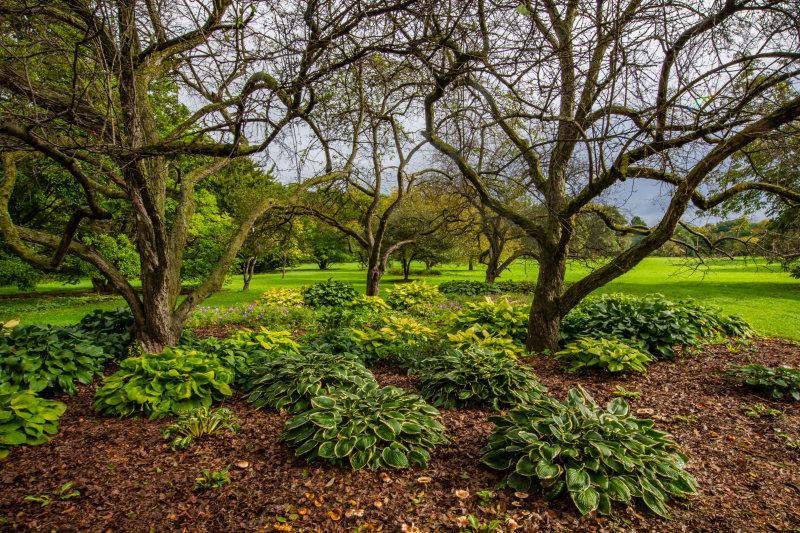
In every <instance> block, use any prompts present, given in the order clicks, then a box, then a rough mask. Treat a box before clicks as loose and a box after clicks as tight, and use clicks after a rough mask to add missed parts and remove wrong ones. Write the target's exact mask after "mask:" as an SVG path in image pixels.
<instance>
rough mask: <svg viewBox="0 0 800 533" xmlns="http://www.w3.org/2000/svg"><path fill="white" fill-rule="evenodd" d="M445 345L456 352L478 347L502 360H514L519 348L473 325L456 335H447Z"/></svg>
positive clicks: (506, 339)
mask: <svg viewBox="0 0 800 533" xmlns="http://www.w3.org/2000/svg"><path fill="white" fill-rule="evenodd" d="M447 344H448V345H450V346H451V347H452V348H456V349H458V350H467V349H469V348H470V347H472V346H478V347H481V348H485V349H487V350H491V351H492V352H494V353H495V354H497V355H498V356H501V357H502V358H503V359H509V360H515V359H516V358H517V353H518V352H519V347H518V346H517V345H516V344H515V343H514V341H512V340H511V339H509V338H508V337H501V336H500V335H492V334H491V333H489V331H488V330H485V329H483V328H482V327H481V325H480V324H475V325H474V326H472V327H471V328H467V329H465V330H463V331H459V332H457V333H448V334H447Z"/></svg>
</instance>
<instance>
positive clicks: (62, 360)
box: [0, 326, 113, 395]
mask: <svg viewBox="0 0 800 533" xmlns="http://www.w3.org/2000/svg"><path fill="white" fill-rule="evenodd" d="M112 357H113V355H112V354H107V353H104V352H103V349H102V348H100V347H99V346H97V345H95V344H92V342H91V341H90V340H89V339H87V338H86V337H84V336H83V335H82V334H80V333H79V332H78V331H76V330H74V329H72V328H62V327H58V326H17V327H15V328H14V329H12V330H11V331H10V332H9V333H8V334H7V335H2V334H0V382H10V383H13V384H16V385H20V387H24V388H29V389H31V390H33V391H35V392H43V393H48V394H70V395H74V394H76V393H77V392H78V390H77V388H76V384H75V383H76V382H78V383H83V384H85V385H86V384H89V383H91V382H92V380H93V379H94V375H95V373H96V372H99V371H100V370H102V368H103V367H104V366H105V364H106V363H107V362H108V361H109V360H110V359H111V358H112Z"/></svg>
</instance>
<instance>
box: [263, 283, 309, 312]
mask: <svg viewBox="0 0 800 533" xmlns="http://www.w3.org/2000/svg"><path fill="white" fill-rule="evenodd" d="M255 303H256V304H257V305H265V306H270V307H281V306H293V305H303V290H302V289H301V288H299V287H296V288H291V289H279V288H274V289H269V290H267V291H266V292H264V293H263V294H262V295H261V296H260V297H259V298H258V300H256V301H255Z"/></svg>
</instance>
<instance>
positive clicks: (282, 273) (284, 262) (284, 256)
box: [281, 252, 286, 279]
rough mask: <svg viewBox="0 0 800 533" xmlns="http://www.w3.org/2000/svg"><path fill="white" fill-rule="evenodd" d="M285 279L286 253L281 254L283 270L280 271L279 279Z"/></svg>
mask: <svg viewBox="0 0 800 533" xmlns="http://www.w3.org/2000/svg"><path fill="white" fill-rule="evenodd" d="M284 278H286V252H283V270H282V271H281V279H284Z"/></svg>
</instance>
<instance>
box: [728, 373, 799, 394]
mask: <svg viewBox="0 0 800 533" xmlns="http://www.w3.org/2000/svg"><path fill="white" fill-rule="evenodd" d="M724 373H725V374H727V375H729V376H732V377H735V378H736V379H738V380H739V381H741V382H743V383H745V384H746V385H749V386H750V387H752V388H754V389H757V390H759V391H761V392H763V393H764V394H766V395H767V397H769V398H773V399H776V400H779V399H781V398H783V397H784V396H788V397H789V398H792V399H793V400H795V401H800V370H798V369H796V368H790V367H788V366H779V367H777V368H770V367H765V366H761V365H756V364H749V365H741V366H732V367H731V368H729V369H728V370H725V371H724Z"/></svg>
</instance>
